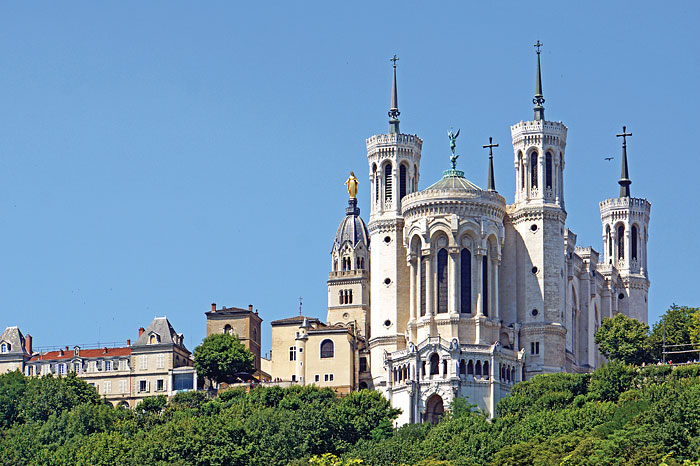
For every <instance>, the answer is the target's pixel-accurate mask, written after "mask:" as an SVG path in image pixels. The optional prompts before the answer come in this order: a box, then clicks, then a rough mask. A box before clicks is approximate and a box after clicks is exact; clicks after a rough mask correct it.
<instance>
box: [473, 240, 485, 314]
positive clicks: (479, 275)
mask: <svg viewBox="0 0 700 466" xmlns="http://www.w3.org/2000/svg"><path fill="white" fill-rule="evenodd" d="M483 257H484V254H483V252H482V251H481V248H479V250H477V252H476V254H474V259H475V262H476V269H474V268H472V275H474V270H476V315H477V316H483V315H484V308H483V305H484V297H483V292H484V286H483V280H484V269H483V266H482V262H483V260H484V259H483Z"/></svg>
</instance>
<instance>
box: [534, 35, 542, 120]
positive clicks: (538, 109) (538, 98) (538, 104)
mask: <svg viewBox="0 0 700 466" xmlns="http://www.w3.org/2000/svg"><path fill="white" fill-rule="evenodd" d="M543 45H544V44H542V43H541V42H540V41H539V40H538V41H537V43H536V44H535V47H536V48H537V77H536V82H535V98H534V99H532V103H533V104H535V121H540V120H544V107H543V106H542V104H543V103H544V96H543V95H542V72H541V70H540V47H542V46H543Z"/></svg>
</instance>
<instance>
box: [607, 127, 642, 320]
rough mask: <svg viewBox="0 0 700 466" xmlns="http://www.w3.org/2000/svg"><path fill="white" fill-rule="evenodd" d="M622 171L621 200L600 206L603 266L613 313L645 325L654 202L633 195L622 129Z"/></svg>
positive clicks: (625, 134)
mask: <svg viewBox="0 0 700 466" xmlns="http://www.w3.org/2000/svg"><path fill="white" fill-rule="evenodd" d="M617 136H618V137H621V138H622V170H621V174H620V181H618V184H619V185H620V197H613V198H610V199H606V200H604V201H603V202H601V203H600V219H601V221H602V223H603V249H604V252H603V257H604V265H603V266H602V267H599V269H600V271H601V273H602V274H603V276H604V277H605V278H606V281H607V282H608V287H609V289H610V309H611V313H612V314H615V313H620V312H621V313H623V314H625V315H626V316H628V317H633V318H635V319H637V320H639V321H641V322H645V323H646V322H647V321H648V319H649V316H648V304H647V295H648V293H649V273H648V269H647V242H648V240H649V235H648V228H649V213H650V211H651V203H650V202H649V201H647V200H646V199H643V198H634V197H631V195H630V184H632V181H631V180H630V179H629V172H628V168H627V136H632V133H628V132H627V127H626V126H623V127H622V133H621V134H618V135H617Z"/></svg>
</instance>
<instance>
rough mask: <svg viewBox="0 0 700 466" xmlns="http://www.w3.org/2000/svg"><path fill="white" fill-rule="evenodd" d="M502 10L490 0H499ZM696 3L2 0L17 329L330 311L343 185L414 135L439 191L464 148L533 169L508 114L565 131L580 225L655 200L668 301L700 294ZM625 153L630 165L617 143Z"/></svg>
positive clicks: (9, 305) (364, 191)
mask: <svg viewBox="0 0 700 466" xmlns="http://www.w3.org/2000/svg"><path fill="white" fill-rule="evenodd" d="M492 3H493V4H492ZM699 17H700V7H699V6H698V4H697V2H691V1H685V2H673V3H671V4H666V5H663V6H662V5H661V4H660V2H631V1H626V2H576V4H573V2H558V3H557V2H549V3H534V4H533V3H532V2H498V3H496V2H439V3H437V2H432V3H431V2H345V3H343V4H342V5H336V4H334V2H316V3H313V2H279V3H276V2H240V3H234V2H206V3H205V4H204V5H202V4H201V2H178V1H168V2H148V3H147V4H144V3H143V2H114V3H109V4H108V3H104V2H71V3H61V4H60V5H59V4H57V3H55V2H23V3H19V2H14V3H10V2H4V3H2V4H0V239H1V240H2V241H1V242H0V244H1V246H0V248H1V249H0V251H1V254H0V283H1V285H0V327H3V328H4V327H5V326H6V325H19V326H20V328H21V329H22V330H23V331H24V332H25V333H30V334H32V335H33V336H34V342H35V346H46V345H73V344H85V343H96V342H98V341H100V342H117V341H119V342H123V341H124V340H126V339H127V338H131V339H134V338H135V337H136V336H137V329H138V327H140V326H146V325H147V324H148V323H149V322H150V321H151V319H152V318H153V317H154V316H156V315H157V316H162V315H167V316H168V318H169V319H170V320H171V322H172V323H173V325H174V326H175V328H176V329H177V330H178V331H180V332H184V333H185V336H186V340H185V341H186V344H187V345H188V347H189V348H190V349H192V348H194V346H196V345H197V344H198V343H199V342H200V341H201V339H202V338H203V337H204V333H205V320H204V314H203V313H204V312H205V311H207V310H208V308H209V306H210V303H211V302H213V301H215V302H217V303H218V304H219V305H225V306H229V307H231V306H237V307H245V306H247V305H248V304H249V303H252V304H253V306H254V307H255V308H256V309H259V311H260V313H261V316H262V317H263V319H264V321H265V322H264V325H265V327H264V338H263V348H264V351H267V350H268V349H269V341H270V338H269V322H270V321H271V320H274V319H278V318H283V317H288V316H290V315H294V314H296V313H297V312H298V297H299V296H303V297H304V313H305V314H309V315H315V316H319V317H325V313H326V306H327V288H326V280H327V278H328V271H329V269H330V250H331V244H332V238H333V235H334V234H335V230H336V228H337V225H338V223H339V222H340V220H341V218H342V216H343V215H344V209H345V206H346V198H347V193H346V191H345V187H344V186H343V182H344V181H345V179H346V178H347V174H348V172H349V171H350V170H354V171H355V173H356V174H357V176H358V178H359V180H360V194H359V196H358V197H359V203H360V207H361V208H362V215H363V217H364V218H365V219H367V218H368V214H369V205H368V176H367V174H368V171H369V169H368V166H367V160H366V152H365V139H366V138H367V137H369V136H371V135H373V134H378V133H384V132H386V131H387V128H388V125H387V115H386V112H387V110H388V106H389V97H390V96H389V92H390V85H391V66H390V62H389V61H388V59H389V57H391V56H392V55H393V54H394V53H396V54H398V55H399V57H400V61H399V72H398V74H399V107H400V110H401V129H402V131H403V132H406V133H412V134H418V135H419V136H420V137H422V138H423V140H424V145H423V159H422V163H421V179H420V183H419V187H420V188H421V189H422V188H425V187H427V186H428V185H430V184H431V183H432V182H434V181H435V180H437V179H438V178H439V177H440V176H441V173H442V170H444V169H446V168H447V167H448V164H449V140H448V139H447V136H446V132H447V130H448V129H449V128H450V127H451V126H453V127H455V128H461V136H460V138H459V140H458V152H459V153H460V154H461V157H460V159H459V168H461V169H463V170H464V171H465V172H466V175H467V177H468V178H469V179H470V180H471V181H473V182H474V183H476V184H478V185H481V186H483V185H485V184H486V173H487V160H488V158H487V152H486V151H484V150H483V149H482V148H481V145H482V144H485V143H486V142H487V141H488V137H489V136H492V137H493V138H494V141H495V142H497V143H499V144H500V147H499V148H497V149H495V153H494V156H495V164H496V187H497V189H498V191H499V192H500V193H501V194H503V195H504V196H505V197H506V199H507V200H508V201H509V202H512V200H513V189H514V183H515V177H514V169H513V151H512V147H511V145H510V125H512V124H515V123H517V122H519V121H521V120H529V119H532V102H531V100H532V94H533V90H534V71H535V70H534V67H535V54H534V49H533V47H532V44H533V43H534V42H535V41H536V40H538V39H539V40H540V41H542V42H543V43H544V47H543V49H542V67H543V87H544V95H545V98H546V103H545V108H546V117H547V119H549V120H555V121H563V122H564V123H565V124H566V125H567V126H568V127H569V135H568V145H567V151H566V169H565V189H566V206H567V211H568V214H569V217H568V220H567V224H568V227H569V228H570V229H572V230H573V231H574V232H575V233H576V234H577V235H578V243H577V244H578V245H580V246H587V245H592V246H593V247H594V248H596V249H597V250H598V251H601V250H602V239H601V235H602V229H601V225H600V219H599V210H598V202H599V201H600V200H602V199H605V198H607V197H612V196H616V195H617V193H618V185H617V183H616V182H617V179H618V178H619V174H620V166H619V154H620V140H619V139H618V138H616V137H615V133H617V132H620V130H621V127H622V125H623V124H625V125H627V127H628V130H630V131H631V132H632V133H633V134H634V135H633V137H631V138H629V140H628V141H629V142H628V153H629V163H630V177H631V179H632V186H631V189H632V195H633V196H639V197H646V198H648V199H649V200H650V201H651V202H652V211H651V223H650V232H649V233H650V242H649V268H650V272H649V273H650V279H651V282H652V286H651V290H650V295H649V318H650V321H652V322H653V321H655V320H657V318H658V316H659V315H660V314H661V313H662V312H663V311H664V310H665V309H666V308H667V307H668V306H669V305H670V304H672V303H674V302H675V303H678V304H686V305H694V306H696V305H700V302H699V301H700V299H699V297H700V290H699V288H698V286H697V275H696V267H695V266H696V265H697V263H698V262H699V261H700V253H699V252H698V246H697V242H696V234H695V232H697V231H698V228H699V227H700V220H698V216H697V215H696V212H695V211H693V210H692V209H691V210H688V209H689V207H690V206H691V205H692V203H693V202H696V201H697V199H698V194H700V193H699V189H698V188H697V184H696V181H695V178H696V175H697V173H698V168H700V167H699V165H700V163H699V162H698V159H699V156H700V154H699V150H698V145H697V143H696V141H695V140H694V138H693V137H692V135H693V134H695V133H696V132H697V128H698V124H699V123H700V122H699V121H698V111H697V109H698V108H699V107H700V97H699V93H698V88H697V83H698V82H700V45H698V44H699V43H700V41H698V36H697V19H698V18H699ZM607 156H615V159H614V160H613V161H612V162H606V161H604V160H603V158H604V157H607Z"/></svg>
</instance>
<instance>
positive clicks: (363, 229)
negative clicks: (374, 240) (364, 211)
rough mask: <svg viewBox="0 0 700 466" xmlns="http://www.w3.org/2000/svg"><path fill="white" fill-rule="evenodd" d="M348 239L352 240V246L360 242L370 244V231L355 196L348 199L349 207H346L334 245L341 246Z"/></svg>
mask: <svg viewBox="0 0 700 466" xmlns="http://www.w3.org/2000/svg"><path fill="white" fill-rule="evenodd" d="M346 241H348V242H350V244H351V245H352V247H357V245H358V244H360V243H364V244H365V246H369V231H368V230H367V225H365V222H364V221H363V220H362V217H360V208H359V207H357V199H355V198H350V199H349V200H348V208H347V209H345V217H344V218H343V220H342V221H341V222H340V225H339V226H338V231H337V232H336V234H335V241H334V243H333V245H334V246H335V245H337V246H338V247H340V246H342V245H343V244H344V243H345V242H346Z"/></svg>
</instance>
